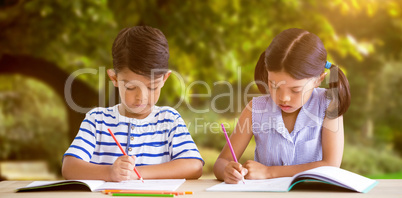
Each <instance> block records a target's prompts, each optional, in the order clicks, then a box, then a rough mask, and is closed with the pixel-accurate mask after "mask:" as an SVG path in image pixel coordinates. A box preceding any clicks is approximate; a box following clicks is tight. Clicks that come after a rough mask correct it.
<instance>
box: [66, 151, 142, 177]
mask: <svg viewBox="0 0 402 198" xmlns="http://www.w3.org/2000/svg"><path fill="white" fill-rule="evenodd" d="M134 166H135V157H134V156H121V157H119V158H117V160H116V161H115V162H114V163H113V165H98V164H92V163H89V162H86V161H84V160H81V159H78V158H76V157H73V156H69V155H67V156H65V157H64V159H63V166H62V174H63V177H64V178H65V179H80V180H104V181H114V182H119V181H124V180H135V179H138V177H137V175H136V174H135V173H134Z"/></svg>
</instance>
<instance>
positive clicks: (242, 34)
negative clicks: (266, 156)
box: [0, 0, 402, 180]
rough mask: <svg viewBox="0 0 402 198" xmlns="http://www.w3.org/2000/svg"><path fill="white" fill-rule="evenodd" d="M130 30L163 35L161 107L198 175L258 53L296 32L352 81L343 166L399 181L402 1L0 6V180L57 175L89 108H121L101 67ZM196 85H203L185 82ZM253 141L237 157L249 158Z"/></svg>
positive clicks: (234, 114)
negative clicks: (175, 122)
mask: <svg viewBox="0 0 402 198" xmlns="http://www.w3.org/2000/svg"><path fill="white" fill-rule="evenodd" d="M135 25H148V26H152V27H156V28H158V29H160V30H161V31H162V32H163V33H164V34H165V35H166V37H167V39H168V42H169V48H170V60H169V61H170V68H171V69H172V70H173V71H175V72H178V73H180V75H181V76H182V77H183V79H182V80H183V81H182V82H184V84H185V87H182V86H180V83H181V81H180V79H179V78H178V77H175V76H174V75H173V76H172V77H171V78H169V80H168V81H167V83H166V85H165V86H164V88H163V89H162V95H161V98H160V100H159V102H158V105H160V106H161V105H168V106H175V105H176V106H175V107H176V108H177V110H178V111H179V112H180V113H181V115H182V117H183V118H184V120H185V121H186V123H187V125H188V129H189V130H190V132H191V134H192V136H193V138H194V141H195V142H196V143H197V145H198V146H199V149H200V152H201V155H202V156H203V158H204V159H205V161H206V164H205V166H204V176H203V177H206V178H212V177H213V176H212V175H211V174H212V167H213V164H214V162H215V160H216V158H217V156H218V155H219V152H220V150H221V149H222V147H223V146H224V144H225V138H224V136H223V135H222V133H221V130H220V128H219V127H218V125H217V124H219V123H222V122H223V123H227V126H228V127H227V130H228V131H232V130H233V128H234V126H235V123H236V119H237V118H238V116H239V115H240V113H241V110H242V109H243V107H244V106H245V104H247V101H243V96H244V94H245V93H248V94H252V93H253V94H258V93H259V92H258V89H257V87H256V86H255V85H253V86H252V87H251V88H250V87H248V85H249V84H250V83H251V82H252V81H253V77H254V68H255V64H256V63H257V60H258V57H259V55H260V54H261V52H263V51H264V50H265V49H266V48H267V47H268V45H269V44H270V42H271V41H272V39H273V37H274V36H275V35H277V34H278V33H280V32H281V31H283V30H285V29H287V28H292V27H296V28H302V29H306V30H308V31H310V32H312V33H315V34H316V35H318V36H319V37H320V38H321V40H322V41H323V43H324V45H325V47H326V49H327V50H328V52H329V57H328V60H330V61H331V62H333V63H335V64H337V65H339V66H340V67H341V68H342V69H343V70H344V71H345V73H346V75H347V77H348V79H349V82H350V86H351V93H352V103H351V106H350V108H349V110H348V112H347V113H346V114H345V116H344V125H345V150H344V157H343V162H342V166H341V167H342V168H344V169H347V170H350V171H353V172H356V173H359V174H362V175H365V176H368V177H371V178H402V113H401V111H402V100H401V98H402V88H401V87H402V1H401V0H382V1H379V0H321V1H315V0H283V1H279V0H272V1H271V0H265V1H256V0H243V1H242V0H231V1H229V0H228V1H225V0H209V1H185V0H183V1H179V0H134V1H124V0H119V1H111V0H109V1H107V0H82V1H79V0H74V1H65V0H0V176H1V178H2V179H36V180H38V179H58V178H60V170H61V160H62V155H63V153H64V152H65V151H66V149H67V148H68V146H69V145H70V143H71V141H72V139H73V138H74V137H75V135H76V133H77V132H78V128H79V125H80V123H81V121H82V119H83V118H84V115H85V112H86V111H88V110H89V109H90V108H93V107H96V106H110V105H114V104H116V102H118V101H117V100H116V97H115V95H116V94H114V93H115V92H114V91H115V90H114V89H113V87H111V86H110V85H111V84H110V82H109V80H108V79H107V78H106V74H105V69H108V68H111V64H112V59H111V46H112V42H113V40H114V38H115V36H116V35H117V33H118V32H119V30H121V29H122V28H124V27H130V26H135ZM71 74H73V76H76V78H75V80H74V81H73V83H72V93H71V94H67V95H65V92H64V86H65V84H66V82H67V79H68V78H69V76H70V75H71ZM197 80H201V81H205V82H206V84H192V83H193V82H194V81H197ZM219 81H225V82H228V83H230V84H231V85H232V86H233V87H234V89H233V90H230V89H229V88H228V85H227V84H224V83H216V82H219ZM190 85H191V86H190ZM206 85H208V87H210V88H211V89H210V90H208V88H207V86H206ZM178 87H180V88H178ZM183 89H184V90H183ZM209 91H210V93H209ZM223 93H226V94H227V95H226V97H223V96H222V95H220V94H223ZM191 94H207V95H208V94H210V96H206V97H200V95H198V96H197V95H191ZM228 95H231V96H232V97H233V98H234V100H233V101H231V100H230V97H229V96H228ZM216 96H221V97H216ZM213 98H216V99H215V100H213ZM246 99H247V100H251V97H248V98H246ZM66 101H74V104H75V105H76V106H71V105H67V103H66ZM77 106H79V107H83V108H86V109H81V112H80V111H77ZM194 111H197V112H199V111H202V113H200V112H199V113H194ZM254 146H255V143H254V142H251V143H250V145H249V147H248V149H247V150H246V152H245V154H244V155H243V156H242V158H241V159H240V161H241V162H244V161H245V160H247V159H253V156H254V153H253V152H254ZM0 180H1V179H0Z"/></svg>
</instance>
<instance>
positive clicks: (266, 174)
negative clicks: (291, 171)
mask: <svg viewBox="0 0 402 198" xmlns="http://www.w3.org/2000/svg"><path fill="white" fill-rule="evenodd" d="M243 167H244V168H246V169H247V170H248V174H247V175H246V176H245V178H246V179H270V178H272V174H270V169H269V167H268V166H265V165H263V164H261V163H258V162H256V161H253V160H247V161H246V163H244V164H243Z"/></svg>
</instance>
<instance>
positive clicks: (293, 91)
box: [292, 90, 300, 93]
mask: <svg viewBox="0 0 402 198" xmlns="http://www.w3.org/2000/svg"><path fill="white" fill-rule="evenodd" d="M292 93H300V91H295V90H292Z"/></svg>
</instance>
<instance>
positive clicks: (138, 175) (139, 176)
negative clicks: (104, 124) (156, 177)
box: [107, 129, 144, 183]
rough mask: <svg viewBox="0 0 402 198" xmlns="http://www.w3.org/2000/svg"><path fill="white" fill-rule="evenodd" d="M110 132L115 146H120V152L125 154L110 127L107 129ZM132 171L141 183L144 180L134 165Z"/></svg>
mask: <svg viewBox="0 0 402 198" xmlns="http://www.w3.org/2000/svg"><path fill="white" fill-rule="evenodd" d="M107 130H108V131H109V133H110V135H111V136H112V138H113V139H114V141H115V142H116V144H117V146H118V147H119V148H120V150H121V152H122V153H123V154H124V155H127V153H126V151H124V150H123V147H121V145H120V143H119V141H117V139H116V136H114V134H113V132H112V131H111V130H110V129H107ZM134 172H135V174H137V177H138V178H140V180H141V181H142V183H144V180H143V179H142V177H141V175H140V173H139V172H138V171H137V169H136V168H135V167H134Z"/></svg>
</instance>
